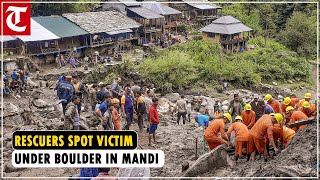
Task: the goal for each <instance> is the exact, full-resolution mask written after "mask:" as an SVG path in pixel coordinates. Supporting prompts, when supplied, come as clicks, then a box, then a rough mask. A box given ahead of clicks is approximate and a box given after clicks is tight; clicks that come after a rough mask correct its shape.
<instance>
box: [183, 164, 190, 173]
mask: <svg viewBox="0 0 320 180" xmlns="http://www.w3.org/2000/svg"><path fill="white" fill-rule="evenodd" d="M188 168H189V162H184V163H183V164H182V172H184V171H186V170H187V169H188Z"/></svg>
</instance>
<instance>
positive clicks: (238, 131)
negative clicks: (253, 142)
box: [227, 122, 249, 156]
mask: <svg viewBox="0 0 320 180" xmlns="http://www.w3.org/2000/svg"><path fill="white" fill-rule="evenodd" d="M233 130H234V131H235V135H236V152H235V153H236V154H238V155H239V156H242V148H243V147H245V148H246V152H248V147H247V142H248V139H249V130H248V128H247V126H246V125H244V124H243V123H241V122H235V123H233V124H231V126H230V127H229V129H228V132H227V134H228V136H229V137H230V136H231V132H232V131H233Z"/></svg>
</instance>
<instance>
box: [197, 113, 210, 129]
mask: <svg viewBox="0 0 320 180" xmlns="http://www.w3.org/2000/svg"><path fill="white" fill-rule="evenodd" d="M212 119H213V118H212V117H210V116H208V115H205V114H198V115H197V116H196V117H195V120H196V122H197V123H198V124H199V126H203V127H208V125H209V121H211V120H212Z"/></svg>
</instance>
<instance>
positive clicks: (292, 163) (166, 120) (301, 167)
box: [1, 70, 317, 177]
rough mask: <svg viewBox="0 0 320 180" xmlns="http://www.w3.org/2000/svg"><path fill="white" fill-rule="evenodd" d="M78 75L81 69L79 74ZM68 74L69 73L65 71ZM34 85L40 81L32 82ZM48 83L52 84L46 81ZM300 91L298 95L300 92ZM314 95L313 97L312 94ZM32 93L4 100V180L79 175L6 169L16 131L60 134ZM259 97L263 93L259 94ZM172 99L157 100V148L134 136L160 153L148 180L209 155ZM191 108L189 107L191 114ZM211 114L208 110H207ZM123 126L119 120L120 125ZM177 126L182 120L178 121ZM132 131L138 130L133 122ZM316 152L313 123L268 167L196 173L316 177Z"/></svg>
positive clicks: (56, 120) (51, 94) (46, 93)
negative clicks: (159, 165)
mask: <svg viewBox="0 0 320 180" xmlns="http://www.w3.org/2000/svg"><path fill="white" fill-rule="evenodd" d="M80 71H81V70H80ZM65 72H66V73H68V70H66V71H65ZM50 74H53V75H54V76H56V74H55V71H53V70H50ZM34 82H35V83H36V84H39V81H36V80H34ZM50 83H52V82H50ZM37 89H38V90H40V91H42V92H43V94H42V95H41V96H40V98H41V100H43V101H44V102H46V103H47V104H53V103H54V102H55V101H56V100H57V97H56V91H54V90H53V89H49V88H47V87H40V88H37ZM237 91H238V92H240V93H242V95H243V97H244V98H245V100H246V101H250V98H249V97H250V96H252V93H253V92H251V91H248V90H237ZM302 91H303V92H302ZM233 92H234V91H229V92H225V93H223V94H219V93H217V92H215V96H216V97H219V101H220V102H223V101H224V100H230V99H231V98H232V94H233ZM304 92H306V90H301V92H299V93H298V94H303V93H304ZM312 93H313V92H312ZM30 95H31V91H27V93H24V94H21V96H15V97H14V96H9V97H5V98H4V104H3V105H2V107H3V108H4V118H3V120H4V121H3V123H4V128H3V137H1V139H2V141H1V143H3V146H4V153H3V157H4V171H5V172H4V176H5V177H8V176H10V177H48V176H52V177H69V176H71V175H73V174H77V173H79V169H78V168H29V169H17V168H14V167H12V165H11V153H12V151H13V150H12V146H11V138H12V132H13V131H15V130H20V129H21V130H35V129H38V130H55V129H61V128H62V126H63V121H62V120H61V118H60V114H59V112H57V111H56V110H53V109H51V108H37V107H34V106H33V105H31V104H30ZM261 95H262V94H261ZM186 98H188V99H194V98H198V99H200V105H199V106H200V107H198V108H200V110H201V109H202V110H203V108H204V107H209V109H211V108H212V106H213V103H214V100H215V99H214V98H210V97H205V96H202V97H194V96H187V97H186ZM175 99H176V95H168V96H166V97H163V98H162V99H161V103H160V106H159V112H160V121H161V122H160V125H159V128H158V131H157V141H158V143H156V144H154V145H153V146H151V147H149V146H148V134H147V133H146V132H142V133H138V134H139V136H138V137H139V145H140V146H141V147H142V148H143V149H160V150H163V151H164V152H165V165H164V166H163V167H162V168H152V169H151V177H180V176H182V175H183V172H182V164H186V163H188V164H189V165H190V166H191V165H192V164H193V163H194V162H195V160H196V159H197V157H199V156H201V155H203V154H204V153H207V152H209V150H208V148H207V145H206V143H205V142H204V139H203V129H202V128H201V127H197V125H196V123H195V121H194V120H193V119H194V118H193V117H194V115H195V114H196V112H193V113H192V116H191V122H189V121H187V123H186V124H185V125H183V124H182V123H180V125H177V124H176V123H175V121H176V117H173V118H172V114H171V111H170V107H169V104H170V105H172V104H174V101H175ZM194 108H195V107H193V109H194ZM211 110H212V109H211ZM92 113H93V112H90V111H88V112H83V113H82V116H83V119H84V121H86V122H84V123H86V124H87V126H88V127H92V126H93V125H94V124H95V122H94V121H95V120H94V116H93V115H92ZM121 121H122V123H124V120H123V119H122V120H121ZM181 121H182V120H181ZM132 129H133V130H138V127H137V123H136V122H135V123H134V125H133V127H132ZM316 147H317V128H316V125H315V124H311V125H308V126H307V128H305V129H304V130H303V131H301V132H299V133H298V134H297V135H296V136H295V138H294V140H293V142H292V143H291V145H290V146H289V147H288V148H287V149H285V150H284V151H282V152H281V154H279V155H278V156H276V157H274V159H271V158H269V161H268V162H267V163H264V162H263V160H262V159H260V160H259V158H258V160H256V161H255V162H246V160H245V159H240V160H239V162H238V163H237V165H234V166H226V167H223V168H215V167H212V170H211V171H208V172H207V173H204V174H199V175H198V176H199V177H213V176H215V177H250V176H255V177H268V176H291V177H292V176H307V177H310V176H316V152H317V151H316ZM111 174H112V175H116V174H117V169H116V168H113V169H112V172H111Z"/></svg>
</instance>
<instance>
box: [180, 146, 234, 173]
mask: <svg viewBox="0 0 320 180" xmlns="http://www.w3.org/2000/svg"><path fill="white" fill-rule="evenodd" d="M225 166H232V162H231V160H230V159H229V156H228V154H227V151H226V148H225V147H224V146H223V145H221V146H218V147H217V148H216V149H214V150H212V151H210V152H209V153H206V154H204V155H202V156H201V157H200V158H199V159H198V160H197V161H196V162H194V163H193V165H192V166H191V167H190V168H189V169H188V170H186V171H185V173H184V174H183V175H182V177H196V176H198V175H201V174H203V173H205V172H208V171H210V170H213V169H215V168H220V167H225Z"/></svg>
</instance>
